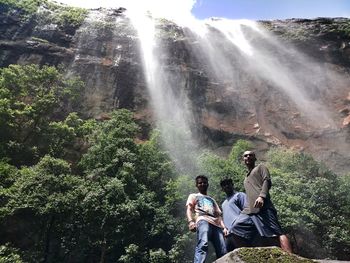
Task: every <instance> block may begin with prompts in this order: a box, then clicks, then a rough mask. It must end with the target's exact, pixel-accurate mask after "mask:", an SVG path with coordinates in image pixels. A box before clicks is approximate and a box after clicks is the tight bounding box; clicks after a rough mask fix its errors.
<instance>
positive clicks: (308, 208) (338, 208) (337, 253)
mask: <svg viewBox="0 0 350 263" xmlns="http://www.w3.org/2000/svg"><path fill="white" fill-rule="evenodd" d="M268 160H269V166H270V172H271V175H272V180H273V187H272V191H271V193H272V198H273V200H274V203H275V205H276V207H277V210H278V212H279V215H280V219H281V222H282V224H283V225H284V227H285V228H286V229H287V230H288V232H289V233H290V234H291V235H292V236H293V237H294V244H295V245H296V246H297V249H298V252H299V253H300V254H302V255H305V256H308V257H329V256H332V257H334V258H339V259H348V255H349V248H350V246H349V244H350V238H349V236H350V227H349V223H348V220H346V219H345V218H348V217H349V213H350V210H349V203H348V202H349V190H346V189H345V188H344V187H348V185H349V176H343V177H339V176H337V175H336V174H334V173H332V172H331V171H330V170H328V169H327V168H325V167H324V165H322V164H321V163H318V162H317V161H315V160H314V159H313V158H312V157H311V156H310V155H307V154H304V153H298V152H294V151H292V150H288V149H286V148H276V149H271V150H270V151H269V153H268ZM347 189H348V188H347ZM296 240H299V241H298V242H296Z"/></svg>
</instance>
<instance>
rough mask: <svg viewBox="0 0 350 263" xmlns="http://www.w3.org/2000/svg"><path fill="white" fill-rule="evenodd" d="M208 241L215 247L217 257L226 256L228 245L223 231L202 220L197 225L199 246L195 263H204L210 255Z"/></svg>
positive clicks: (195, 255)
mask: <svg viewBox="0 0 350 263" xmlns="http://www.w3.org/2000/svg"><path fill="white" fill-rule="evenodd" d="M208 241H210V242H211V243H212V244H213V245H214V249H215V253H216V257H217V258H220V257H222V256H223V255H225V254H226V245H225V240H224V234H223V232H222V229H221V228H219V227H217V226H214V225H212V224H210V223H208V222H207V221H205V220H200V221H199V222H198V223H197V246H196V250H195V254H194V263H203V262H205V259H206V257H207V253H208Z"/></svg>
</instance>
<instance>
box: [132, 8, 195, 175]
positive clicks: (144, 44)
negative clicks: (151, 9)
mask: <svg viewBox="0 0 350 263" xmlns="http://www.w3.org/2000/svg"><path fill="white" fill-rule="evenodd" d="M128 16H129V17H130V20H131V21H132V23H133V25H134V27H135V28H136V30H137V32H138V37H139V39H140V48H141V53H142V56H143V65H144V74H145V78H146V82H147V83H146V84H147V88H148V91H149V94H150V97H151V105H152V107H153V109H154V114H155V116H156V119H157V127H158V129H160V131H161V138H162V141H163V144H164V146H165V148H166V149H167V150H168V152H169V155H170V157H171V158H172V159H173V160H174V161H175V165H176V167H177V168H178V170H180V171H183V172H193V171H195V170H196V165H195V153H196V152H197V149H198V145H197V142H196V140H195V139H194V135H195V134H194V133H193V131H194V129H193V126H192V125H194V119H193V115H192V112H191V110H190V106H191V103H190V101H189V99H188V96H187V94H186V87H185V86H186V76H185V75H183V74H182V72H181V70H179V68H176V67H174V66H173V65H171V59H170V58H171V54H169V51H168V50H166V48H165V46H164V43H162V41H160V39H159V38H157V36H158V35H159V34H166V32H164V31H162V30H160V28H159V27H158V26H157V23H161V21H159V20H157V19H153V18H152V17H151V15H150V14H148V15H147V14H143V13H139V12H133V11H131V12H128ZM169 62H170V63H169ZM193 154H194V155H193Z"/></svg>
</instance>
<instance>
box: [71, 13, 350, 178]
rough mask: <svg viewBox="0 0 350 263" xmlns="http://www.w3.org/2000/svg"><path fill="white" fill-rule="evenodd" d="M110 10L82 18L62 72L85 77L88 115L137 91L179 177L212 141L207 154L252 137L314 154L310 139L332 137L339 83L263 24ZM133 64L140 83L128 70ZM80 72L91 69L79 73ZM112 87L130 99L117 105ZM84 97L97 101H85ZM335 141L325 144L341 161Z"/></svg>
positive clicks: (338, 78)
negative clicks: (333, 100)
mask: <svg viewBox="0 0 350 263" xmlns="http://www.w3.org/2000/svg"><path fill="white" fill-rule="evenodd" d="M136 7H137V6H136ZM113 10H114V11H113ZM168 11H169V10H168ZM115 12H116V11H115V9H100V10H91V11H90V15H89V17H88V19H87V20H86V21H85V24H84V25H83V26H82V27H81V28H80V29H79V30H78V31H77V34H76V38H77V40H76V43H77V44H76V45H77V48H76V51H75V59H74V62H73V63H72V65H71V67H70V72H71V73H72V74H74V72H80V75H82V74H81V73H83V74H86V76H83V79H84V80H86V81H87V86H88V87H89V89H90V90H89V92H87V93H86V94H88V96H87V97H86V100H87V102H88V103H87V104H88V105H93V107H94V109H92V110H91V111H92V112H93V113H94V114H92V115H96V112H97V113H99V112H98V111H100V112H101V113H103V112H109V111H110V110H112V109H113V108H122V107H127V108H133V106H134V105H131V106H130V105H127V103H129V101H130V98H132V97H133V98H134V97H136V96H137V94H133V93H132V92H134V90H135V88H134V87H135V86H137V89H143V88H144V86H146V87H147V92H148V97H147V98H146V100H147V102H148V103H149V106H150V108H151V109H152V116H153V118H154V121H155V127H156V128H157V129H159V130H160V134H161V141H162V143H163V145H164V148H165V149H166V150H167V151H168V153H169V156H170V157H171V158H172V159H173V161H174V163H175V164H176V167H177V169H178V170H179V171H181V172H185V173H191V174H193V173H197V170H198V168H200V167H197V166H196V157H197V155H198V153H199V152H200V151H201V148H202V146H203V145H207V146H208V144H210V142H212V141H215V143H216V145H215V144H214V143H213V144H212V145H209V147H211V146H213V147H214V148H215V147H220V146H224V147H225V146H227V145H229V144H230V143H231V144H232V143H234V139H233V138H235V139H237V138H247V139H249V138H250V136H256V137H257V138H259V139H261V140H262V141H266V142H268V143H272V144H274V145H276V144H286V145H298V144H299V143H300V144H302V145H306V147H309V149H310V151H311V152H317V151H318V149H319V148H320V147H322V145H316V144H315V143H314V141H312V136H315V134H316V135H317V134H321V136H322V134H323V133H324V132H325V131H326V132H328V133H331V132H337V131H339V127H340V126H341V124H340V123H341V120H340V117H339V116H338V115H337V114H338V112H336V111H335V110H334V108H330V107H333V106H334V105H332V103H331V102H330V101H331V100H329V98H331V97H332V96H333V97H334V94H336V93H337V91H338V89H339V90H345V86H346V85H347V83H348V80H345V79H344V77H343V76H341V75H340V74H338V73H337V72H336V70H333V69H332V67H331V66H329V65H327V64H325V63H319V62H318V61H317V60H316V58H311V57H310V56H308V55H306V54H305V53H303V52H302V50H298V49H296V48H295V47H293V46H292V45H291V44H290V41H284V39H281V38H279V37H277V36H276V35H272V34H271V33H269V30H266V29H265V28H264V25H265V26H266V24H264V23H261V22H254V21H249V20H228V19H221V18H212V19H207V20H196V19H194V18H193V17H191V16H189V15H188V14H187V13H186V14H185V15H184V16H183V17H181V13H176V12H174V13H173V14H177V16H176V17H172V18H170V17H169V19H172V20H167V19H168V17H167V18H161V12H160V13H157V15H155V13H152V12H150V11H148V12H146V11H145V9H144V8H140V9H139V8H130V9H127V10H126V11H125V12H122V11H121V12H120V13H119V14H118V15H116V14H115ZM125 28H127V31H128V32H127V33H125ZM136 50H137V51H136ZM140 57H141V58H140ZM140 60H141V61H142V63H140ZM89 61H90V62H92V63H90V62H89ZM94 62H96V63H94ZM81 64H83V66H82V65H81ZM141 64H142V70H143V77H140V73H139V71H140V70H139V69H136V67H140V65H141ZM88 67H93V68H92V69H91V68H90V69H89V70H85V69H83V70H82V68H88ZM126 69H127V70H126ZM125 80H128V81H125ZM334 83H336V85H333V84H334ZM333 86H334V87H333ZM106 87H109V88H106ZM120 90H123V91H122V92H124V93H125V91H127V92H129V91H130V94H129V93H128V94H124V95H123V96H124V97H125V98H124V100H123V99H121V97H123V96H120V94H118V92H121V91H120ZM94 99H96V101H98V103H97V104H96V103H89V101H92V100H94ZM147 109H148V108H147ZM231 135H232V136H231ZM213 136H217V137H216V138H215V140H214V139H213V138H212V137H213ZM225 136H226V137H225ZM230 136H231V137H230ZM259 136H260V137H259ZM224 137H225V138H226V139H225V138H224ZM222 138H223V139H222ZM227 138H229V139H227ZM309 138H311V141H310V143H309V142H308V143H305V142H306V141H307V140H308V139H309ZM343 139H344V137H341V136H340V138H337V140H333V139H332V138H327V139H326V140H327V141H326V143H327V144H328V145H334V147H335V148H337V149H338V150H339V153H340V154H344V156H346V155H347V150H346V147H343V145H346V143H345V141H344V140H343ZM211 140H212V141H211ZM220 140H226V141H223V142H222V144H221V145H220ZM331 141H332V142H331ZM208 142H209V143H208ZM218 142H219V143H218ZM299 149H304V148H303V146H302V147H300V148H299ZM226 152H227V151H226ZM322 154H323V156H321V158H322V159H324V158H323V157H324V156H326V155H327V154H326V153H325V152H323V153H322ZM321 158H320V159H321Z"/></svg>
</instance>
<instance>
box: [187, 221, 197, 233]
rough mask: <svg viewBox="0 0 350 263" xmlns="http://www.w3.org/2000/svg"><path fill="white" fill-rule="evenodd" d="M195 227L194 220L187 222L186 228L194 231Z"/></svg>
mask: <svg viewBox="0 0 350 263" xmlns="http://www.w3.org/2000/svg"><path fill="white" fill-rule="evenodd" d="M196 228H197V225H196V223H195V222H194V221H190V222H189V223H188V229H189V230H190V231H191V232H196Z"/></svg>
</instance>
